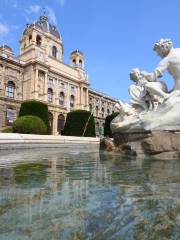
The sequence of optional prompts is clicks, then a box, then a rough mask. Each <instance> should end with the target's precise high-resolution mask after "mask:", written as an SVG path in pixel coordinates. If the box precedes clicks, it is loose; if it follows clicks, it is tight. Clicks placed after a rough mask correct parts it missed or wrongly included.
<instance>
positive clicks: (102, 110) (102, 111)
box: [101, 108, 104, 118]
mask: <svg viewBox="0 0 180 240" xmlns="http://www.w3.org/2000/svg"><path fill="white" fill-rule="evenodd" d="M101 113H102V117H103V118H104V108H102V109H101Z"/></svg>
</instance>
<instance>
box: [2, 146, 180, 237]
mask: <svg viewBox="0 0 180 240" xmlns="http://www.w3.org/2000/svg"><path fill="white" fill-rule="evenodd" d="M179 170H180V161H179V160H173V161H172V160H171V161H161V160H158V161H157V160H156V161H155V160H154V161H153V160H151V159H133V158H131V159H125V158H124V157H121V156H119V155H105V154H103V153H101V154H100V155H99V153H98V152H91V153H88V152H87V151H85V152H78V151H72V152H68V151H64V152H60V151H58V150H57V149H54V150H53V149H51V150H48V151H47V150H43V151H31V150H28V151H23V152H22V151H21V152H9V153H5V154H2V155H1V156H0V239H18V240H21V239H23V240H24V239H25V240H26V239H43V240H46V239H62V240H63V239H72V240H74V239H98V240H99V239H102V240H104V239H123V240H126V239H128V240H131V239H133V240H134V239H135V240H143V239H148V240H151V239H152V240H155V239H167V240H170V239H172V240H177V239H180V229H179V228H178V227H179V226H180V184H179V183H180V175H179V174H178V173H179Z"/></svg>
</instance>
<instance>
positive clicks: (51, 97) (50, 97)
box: [47, 88, 53, 102]
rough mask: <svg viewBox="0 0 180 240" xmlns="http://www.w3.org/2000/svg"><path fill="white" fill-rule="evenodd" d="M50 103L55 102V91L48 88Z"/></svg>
mask: <svg viewBox="0 0 180 240" xmlns="http://www.w3.org/2000/svg"><path fill="white" fill-rule="evenodd" d="M47 94H48V102H52V101H53V90H52V88H48V93H47Z"/></svg>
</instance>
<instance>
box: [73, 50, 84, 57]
mask: <svg viewBox="0 0 180 240" xmlns="http://www.w3.org/2000/svg"><path fill="white" fill-rule="evenodd" d="M76 54H77V55H81V56H84V55H83V53H82V52H81V51H80V50H79V49H76V50H75V51H73V52H72V53H71V55H76Z"/></svg>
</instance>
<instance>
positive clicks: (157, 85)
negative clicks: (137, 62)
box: [111, 39, 180, 132]
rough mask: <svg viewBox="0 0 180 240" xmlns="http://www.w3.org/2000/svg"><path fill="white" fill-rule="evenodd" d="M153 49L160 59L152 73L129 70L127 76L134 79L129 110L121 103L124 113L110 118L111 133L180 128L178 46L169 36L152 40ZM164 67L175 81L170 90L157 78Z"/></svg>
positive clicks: (130, 92) (179, 55) (179, 52)
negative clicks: (176, 46)
mask: <svg viewBox="0 0 180 240" xmlns="http://www.w3.org/2000/svg"><path fill="white" fill-rule="evenodd" d="M154 50H155V51H156V52H157V54H158V55H159V56H160V57H161V58H162V60H161V61H160V63H159V64H158V66H157V68H156V69H155V70H154V71H153V72H151V73H148V72H145V71H140V70H139V69H138V68H136V69H133V70H132V71H131V73H130V79H131V80H132V81H133V82H134V84H133V85H131V86H130V87H129V94H130V97H131V100H130V102H131V105H130V108H131V111H129V112H128V113H127V112H126V111H124V110H123V107H124V106H123V105H122V104H121V103H120V109H121V112H122V111H123V112H124V114H123V115H122V113H121V117H120V116H117V117H116V118H115V119H114V120H113V121H112V123H111V128H112V131H113V132H119V131H130V132H131V131H132V132H134V131H139V130H141V131H151V130H180V111H178V109H180V48H173V43H172V41H171V40H170V39H160V40H159V41H157V42H156V43H155V45H154ZM165 70H167V71H168V72H169V73H170V74H171V75H172V77H173V78H174V81H175V85H174V88H173V89H172V90H171V91H170V92H168V89H167V86H166V84H165V83H164V82H163V81H159V78H160V77H162V76H163V73H164V71H165ZM130 112H131V114H129V113H130ZM119 115H120V114H119ZM122 116H123V117H122Z"/></svg>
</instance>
